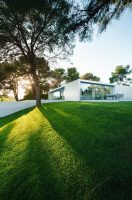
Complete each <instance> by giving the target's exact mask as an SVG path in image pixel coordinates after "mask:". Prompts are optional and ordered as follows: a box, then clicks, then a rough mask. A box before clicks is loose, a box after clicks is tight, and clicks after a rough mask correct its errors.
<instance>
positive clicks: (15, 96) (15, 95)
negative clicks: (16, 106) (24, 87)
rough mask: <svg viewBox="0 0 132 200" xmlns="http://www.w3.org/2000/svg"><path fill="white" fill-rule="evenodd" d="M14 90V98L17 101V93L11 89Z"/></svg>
mask: <svg viewBox="0 0 132 200" xmlns="http://www.w3.org/2000/svg"><path fill="white" fill-rule="evenodd" d="M13 92H14V98H15V100H16V101H18V93H17V92H16V91H13Z"/></svg>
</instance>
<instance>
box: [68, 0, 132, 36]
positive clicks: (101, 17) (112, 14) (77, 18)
mask: <svg viewBox="0 0 132 200" xmlns="http://www.w3.org/2000/svg"><path fill="white" fill-rule="evenodd" d="M131 6H132V0H89V1H83V3H82V2H81V3H80V5H77V6H75V10H74V14H73V21H71V24H70V26H69V31H74V32H78V33H79V35H80V39H81V40H83V39H91V37H92V35H93V28H94V25H95V24H96V25H97V26H98V27H99V31H100V32H102V31H103V30H105V29H106V28H107V26H108V24H109V23H110V22H111V21H112V20H113V19H119V17H120V15H121V14H122V13H123V12H124V11H125V10H126V9H127V8H131Z"/></svg>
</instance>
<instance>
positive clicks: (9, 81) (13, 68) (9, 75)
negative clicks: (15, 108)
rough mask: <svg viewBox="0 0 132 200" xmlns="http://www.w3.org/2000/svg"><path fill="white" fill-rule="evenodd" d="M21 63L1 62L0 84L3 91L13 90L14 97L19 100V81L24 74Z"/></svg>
mask: <svg viewBox="0 0 132 200" xmlns="http://www.w3.org/2000/svg"><path fill="white" fill-rule="evenodd" d="M20 68H21V67H20V63H19V62H18V61H16V60H15V61H14V62H12V63H8V62H3V63H0V85H1V89H2V90H3V91H5V90H11V91H13V93H14V98H15V100H16V101H18V83H19V80H20V77H21V75H22V72H21V69H20Z"/></svg>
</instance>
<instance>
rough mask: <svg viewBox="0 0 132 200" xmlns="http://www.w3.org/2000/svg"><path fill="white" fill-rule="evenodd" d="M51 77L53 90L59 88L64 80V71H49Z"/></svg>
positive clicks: (61, 69)
mask: <svg viewBox="0 0 132 200" xmlns="http://www.w3.org/2000/svg"><path fill="white" fill-rule="evenodd" d="M51 77H52V78H53V79H52V84H53V86H52V87H53V88H56V87H59V86H60V85H61V84H62V82H63V81H64V80H65V69H64V68H56V69H54V70H52V71H51Z"/></svg>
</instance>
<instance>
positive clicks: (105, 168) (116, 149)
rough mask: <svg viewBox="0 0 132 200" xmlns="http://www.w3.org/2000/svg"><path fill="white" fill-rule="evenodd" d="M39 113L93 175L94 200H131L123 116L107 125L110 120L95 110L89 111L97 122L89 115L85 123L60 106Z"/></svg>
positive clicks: (128, 123) (84, 115)
mask: <svg viewBox="0 0 132 200" xmlns="http://www.w3.org/2000/svg"><path fill="white" fill-rule="evenodd" d="M106 107H107V106H106ZM110 109H111V108H110ZM71 111H73V110H72V108H71ZM99 111H100V110H99ZM40 112H41V113H42V114H43V115H44V117H46V118H47V120H48V121H49V123H50V124H51V125H52V127H53V129H54V130H55V131H56V132H57V133H58V134H60V135H61V136H62V137H63V138H64V139H65V140H66V141H67V142H68V144H70V145H71V147H72V148H73V149H74V150H75V151H76V152H77V154H78V156H79V157H81V158H82V160H83V161H84V162H85V163H86V168H89V169H90V170H89V171H92V172H93V173H92V174H91V177H93V182H94V185H95V187H94V188H95V192H96V191H97V193H98V198H97V199H110V200H111V199H130V191H129V188H130V182H131V178H130V177H129V163H128V160H127V151H128V141H129V136H128V134H125V135H124V132H123V131H124V130H125V131H126V132H127V131H129V130H130V120H129V121H127V122H126V121H125V120H124V124H123V125H122V124H121V122H120V120H119V121H118V118H119V119H122V120H123V118H124V113H118V112H117V113H115V114H116V115H117V117H118V118H117V121H116V120H115V118H114V119H113V120H112V119H111V120H112V122H110V120H109V117H108V119H107V118H106V116H107V111H106V112H105V111H104V110H103V112H102V114H101V113H99V112H97V110H96V108H95V110H92V112H91V115H92V117H93V116H94V114H95V116H96V114H99V115H100V119H99V117H97V118H95V116H94V118H93V119H92V118H91V116H90V115H88V116H87V117H88V119H89V121H88V119H86V113H84V114H82V116H81V113H77V112H76V111H75V112H74V111H73V112H71V113H70V110H68V109H63V106H62V108H61V107H60V108H59V107H58V108H56V106H50V105H45V106H43V107H42V108H40ZM94 112H95V113H94ZM109 112H110V110H109ZM112 112H113V111H112ZM109 114H111V115H113V114H112V113H109ZM80 116H81V117H82V118H81V117H80ZM97 116H98V115H97ZM83 117H84V118H83ZM101 117H102V118H101ZM79 118H80V122H79ZM85 120H86V123H84V122H85ZM101 120H102V121H101ZM94 121H95V123H93V122H94ZM125 122H126V124H125ZM112 125H113V126H114V128H112ZM125 125H126V127H125ZM128 125H129V128H128V129H127V126H128ZM117 127H118V128H120V129H118V128H117ZM121 127H122V128H121ZM131 128H132V127H131ZM120 133H121V134H120ZM122 150H123V151H122ZM107 179H108V181H106V180H107ZM100 183H101V184H100ZM96 186H97V187H96ZM95 199H96V198H95Z"/></svg>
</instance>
